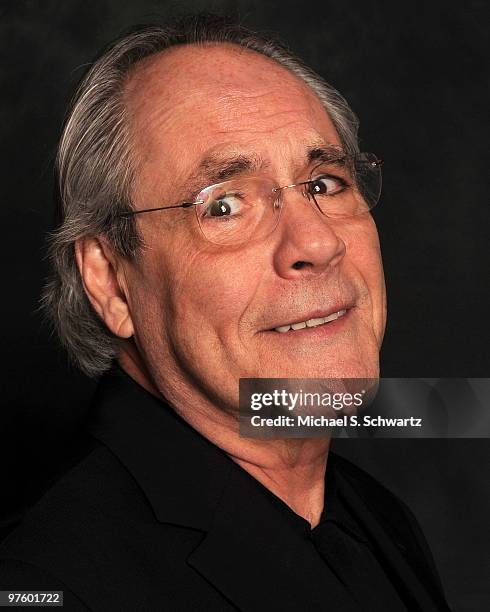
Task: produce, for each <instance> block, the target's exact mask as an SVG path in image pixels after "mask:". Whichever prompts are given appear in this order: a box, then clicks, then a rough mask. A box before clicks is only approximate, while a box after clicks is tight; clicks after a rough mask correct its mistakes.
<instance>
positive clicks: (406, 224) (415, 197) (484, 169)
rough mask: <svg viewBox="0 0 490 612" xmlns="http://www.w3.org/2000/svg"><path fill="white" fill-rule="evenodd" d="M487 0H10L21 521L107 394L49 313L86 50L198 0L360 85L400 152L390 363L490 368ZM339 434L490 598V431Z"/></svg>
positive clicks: (392, 165) (15, 449) (361, 108)
mask: <svg viewBox="0 0 490 612" xmlns="http://www.w3.org/2000/svg"><path fill="white" fill-rule="evenodd" d="M485 4H486V3H485V2H483V0H473V1H469V2H462V3H458V4H457V5H452V4H450V3H449V2H447V3H434V2H432V3H431V2H429V3H422V2H410V3H397V2H370V1H363V2H353V1H339V0H336V1H331V0H325V1H323V2H318V3H312V2H290V1H287V2H281V3H275V2H274V3H265V2H260V1H253V2H231V1H230V2H225V1H223V2H204V1H194V2H179V3H178V4H176V3H168V2H163V1H161V2H156V1H155V2H150V1H140V2H130V1H126V2H116V1H113V0H105V1H98V2H95V1H92V0H84V1H76V0H71V1H65V2H62V1H54V0H45V1H43V2H27V1H21V2H0V45H1V49H2V60H1V62H2V70H1V89H0V91H1V108H0V133H1V141H0V142H1V146H2V164H1V171H2V176H1V190H0V198H1V203H2V206H1V211H2V225H1V229H2V239H1V244H2V248H3V253H2V281H3V282H2V307H3V309H4V310H3V316H2V321H3V330H2V332H3V341H2V348H3V359H2V370H3V374H4V381H3V383H2V401H3V402H4V403H5V405H4V407H3V408H2V414H1V422H0V425H1V436H2V438H1V442H2V466H3V470H2V471H3V474H2V475H3V481H4V483H5V484H4V486H2V488H3V489H4V492H6V493H7V496H6V500H5V503H4V504H3V505H2V514H3V516H4V517H5V521H4V525H6V524H7V523H8V521H9V520H10V516H11V515H13V513H14V512H15V510H17V509H18V508H20V507H22V505H24V504H26V503H28V502H29V501H30V500H32V499H34V498H35V497H36V495H38V494H39V491H41V490H42V487H43V486H44V483H45V482H46V479H47V478H48V476H49V475H50V474H52V471H53V469H54V467H55V466H56V465H58V464H59V457H60V456H61V455H62V454H63V453H65V452H66V451H67V446H69V439H70V434H71V432H73V431H74V430H75V429H76V427H77V425H78V424H79V423H80V421H81V420H82V419H83V415H84V411H85V406H86V403H87V400H88V399H89V398H90V395H91V393H92V392H93V388H94V382H93V381H88V380H87V379H85V378H84V377H83V376H82V375H80V374H78V373H76V372H75V371H74V370H73V369H71V368H70V367H69V365H68V363H67V359H66V357H65V356H64V355H63V353H62V352H61V351H60V350H59V349H58V347H57V345H56V342H55V340H54V339H52V338H50V334H49V330H48V329H47V328H46V327H45V326H43V325H42V321H41V317H40V315H39V313H37V312H36V308H37V300H38V296H39V293H40V290H41V286H42V283H43V277H44V276H45V274H46V272H47V262H46V261H45V259H44V257H45V247H44V236H45V234H46V232H48V231H49V230H50V229H51V228H52V227H53V225H52V224H53V205H52V192H53V158H54V155H55V150H56V143H57V139H58V137H59V134H60V130H61V125H62V121H63V117H64V113H65V109H66V107H67V104H68V101H69V99H70V97H71V95H72V94H73V91H74V88H75V85H76V83H77V81H78V80H79V78H80V76H81V75H82V74H83V72H84V70H85V68H86V65H87V63H88V62H90V61H91V59H92V58H93V57H94V55H95V54H96V53H97V51H98V50H99V49H100V48H101V47H102V46H103V45H105V44H106V43H107V42H108V41H109V40H110V39H112V38H113V37H115V36H117V35H118V34H119V33H120V32H121V31H122V30H125V29H126V28H128V27H129V26H131V25H134V24H137V23H149V22H157V21H162V20H164V19H165V17H166V16H167V15H168V14H170V13H172V14H175V13H179V12H185V11H189V10H191V11H192V10H214V11H215V12H218V13H226V14H228V15H231V16H238V17H239V18H240V20H241V21H242V22H243V23H244V24H245V25H247V26H249V27H252V28H256V29H258V30H260V31H264V30H265V31H268V32H272V33H274V34H276V35H278V36H279V37H280V38H281V39H283V40H284V41H286V42H287V43H288V45H289V46H290V47H291V48H292V50H293V51H295V52H297V53H298V54H299V55H300V56H302V57H303V58H304V59H305V60H306V62H307V63H308V64H310V65H311V66H312V67H313V68H314V69H316V70H317V72H319V73H320V74H321V75H322V76H324V77H325V78H326V79H327V80H328V81H329V82H331V83H332V84H333V85H334V86H335V87H337V88H338V89H339V90H340V91H341V92H342V93H343V94H344V95H345V96H346V98H347V99H348V100H349V102H350V104H351V106H352V107H353V108H354V110H355V111H356V113H357V114H358V115H359V117H360V119H361V131H360V134H361V141H362V148H363V149H364V150H371V151H374V152H375V153H377V154H378V155H379V156H381V157H382V158H383V159H384V160H385V166H384V191H383V196H382V200H381V204H380V205H379V208H378V209H377V210H376V211H375V212H376V214H375V217H376V221H377V223H378V227H379V231H380V236H381V243H382V249H383V255H384V264H385V273H386V282H387V287H388V298H389V324H388V329H387V334H386V339H385V343H384V348H383V351H382V373H383V375H384V376H420V377H486V376H489V371H490V368H489V365H490V364H489V361H490V358H489V351H488V341H489V336H490V334H489V324H488V319H489V315H488V306H489V303H490V300H489V296H490V289H489V276H490V275H489V255H488V250H489V248H488V236H489V229H490V223H489V221H490V207H489V203H488V196H487V185H486V176H487V174H488V161H487V159H486V157H487V155H486V154H487V150H488V138H487V137H486V135H485V123H486V115H487V112H485V111H487V109H488V101H487V100H486V99H485V96H484V94H485V93H486V88H485V84H486V75H487V73H488V68H487V65H486V63H485V54H486V47H485V42H486V38H487V23H488V15H487V14H486V13H485V11H484V6H485ZM462 408H464V407H462ZM338 448H339V449H340V450H341V451H342V452H343V453H344V454H345V455H347V456H349V457H352V458H354V459H356V460H357V462H358V463H359V464H360V465H362V466H364V467H366V469H368V470H369V471H370V472H371V473H373V474H374V475H376V476H377V477H378V478H379V479H380V480H381V481H383V482H384V483H386V484H387V485H388V486H389V487H390V488H391V489H392V490H394V491H395V492H396V493H398V495H400V497H402V498H403V499H404V500H406V501H407V502H408V503H409V505H410V506H411V508H412V509H413V510H414V512H415V514H416V515H417V517H418V518H419V520H420V522H421V523H422V525H423V528H424V530H425V532H426V535H427V538H428V540H429V542H430V545H431V547H432V549H433V552H434V556H435V558H436V561H437V564H438V566H439V569H440V572H441V574H442V578H443V582H444V585H445V588H446V591H447V593H448V596H449V599H450V601H451V603H452V604H453V606H454V609H455V610H457V611H462V612H466V611H475V612H476V611H480V610H483V609H490V607H489V606H490V586H489V584H488V576H489V575H490V563H489V555H488V546H489V544H490V538H489V533H488V527H487V524H488V518H487V517H488V513H489V510H490V508H489V505H490V504H489V497H490V494H489V488H488V485H487V481H488V468H489V464H490V461H489V459H490V452H489V448H490V443H489V442H488V441H487V440H464V441H461V440H459V441H457V440H434V441H407V440H404V441H384V442H381V441H377V442H371V443H368V442H366V441H362V442H361V441H344V442H342V443H340V442H339V443H338Z"/></svg>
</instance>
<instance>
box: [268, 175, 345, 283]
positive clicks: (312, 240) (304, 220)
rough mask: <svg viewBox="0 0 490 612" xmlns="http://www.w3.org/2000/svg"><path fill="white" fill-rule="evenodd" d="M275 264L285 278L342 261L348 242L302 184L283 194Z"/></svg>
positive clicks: (325, 269)
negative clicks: (304, 190) (345, 241)
mask: <svg viewBox="0 0 490 612" xmlns="http://www.w3.org/2000/svg"><path fill="white" fill-rule="evenodd" d="M281 195H282V208H283V210H282V211H281V217H280V220H279V225H278V227H277V228H276V232H277V234H278V243H277V246H276V249H275V252H274V267H275V269H276V272H277V273H278V275H279V276H281V277H282V278H285V279H291V280H294V279H299V278H302V277H307V276H314V275H317V274H321V273H324V272H325V271H327V270H328V269H333V268H335V267H336V266H338V265H339V263H340V262H341V261H342V259H343V257H344V255H345V252H346V245H345V243H344V242H343V240H342V239H341V237H340V236H339V235H338V233H337V232H336V231H335V228H334V226H333V225H332V223H331V221H330V220H329V219H328V217H326V216H325V215H324V214H322V213H321V212H320V211H319V209H318V208H317V206H316V204H315V202H314V200H313V199H312V198H311V197H310V199H307V197H306V196H305V195H304V193H302V189H301V188H300V187H299V186H298V187H295V188H294V189H287V190H285V191H284V192H283V193H282V194H281Z"/></svg>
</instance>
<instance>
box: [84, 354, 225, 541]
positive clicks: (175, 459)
mask: <svg viewBox="0 0 490 612" xmlns="http://www.w3.org/2000/svg"><path fill="white" fill-rule="evenodd" d="M88 430H89V432H90V433H91V434H92V435H93V436H94V437H95V438H97V439H98V440H99V441H100V442H102V443H103V444H105V445H106V446H107V447H109V449H110V450H111V451H112V452H113V453H114V454H115V455H116V456H117V457H118V459H119V460H120V461H121V463H122V464H123V465H124V466H125V467H126V469H127V470H129V472H130V473H131V475H132V476H133V478H134V479H135V480H136V482H137V483H138V484H139V486H140V487H141V488H142V490H143V492H144V493H145V495H146V497H147V499H148V501H149V503H150V505H151V506H152V508H153V511H154V513H155V517H156V518H157V520H158V521H160V522H168V523H174V524H177V525H187V526H189V527H192V528H196V529H202V530H207V529H208V528H209V525H210V524H211V521H212V517H213V514H214V509H215V507H216V504H217V501H218V499H219V497H220V495H221V492H222V490H223V487H224V486H225V483H226V481H227V479H228V476H229V472H230V469H231V468H232V465H231V459H229V457H228V456H227V455H226V454H225V453H224V452H223V451H221V450H220V449H219V448H217V447H216V446H215V445H213V444H211V442H209V441H208V440H207V439H206V438H204V437H203V436H201V435H200V434H199V433H198V432H197V431H196V430H194V429H193V428H191V427H190V426H189V425H188V424H187V423H186V422H185V421H184V420H183V419H181V418H180V417H179V416H178V415H177V414H176V413H175V412H174V411H173V409H172V408H171V407H170V406H169V405H168V404H167V403H166V402H165V401H163V400H160V399H158V398H156V397H155V396H153V395H152V394H151V393H149V392H148V391H146V390H145V389H144V388H143V387H141V386H140V385H139V384H138V383H136V382H135V381H134V380H133V379H132V378H130V377H129V376H128V375H127V374H126V373H125V372H124V371H123V370H122V369H121V368H120V367H119V366H114V367H113V368H112V369H111V370H110V371H109V372H108V373H107V374H105V375H104V376H103V377H102V379H101V381H100V383H99V386H98V388H97V392H96V395H95V397H94V402H93V405H92V409H91V413H90V416H89V421H88Z"/></svg>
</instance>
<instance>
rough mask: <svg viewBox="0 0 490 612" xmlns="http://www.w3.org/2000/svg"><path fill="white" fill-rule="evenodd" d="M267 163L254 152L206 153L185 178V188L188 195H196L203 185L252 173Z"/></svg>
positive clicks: (264, 166)
mask: <svg viewBox="0 0 490 612" xmlns="http://www.w3.org/2000/svg"><path fill="white" fill-rule="evenodd" d="M269 165H270V164H269V163H268V162H267V161H265V160H264V159H263V158H261V157H260V156H259V155H255V154H251V155H245V154H242V153H237V154H230V155H225V156H223V155H215V154H211V155H207V156H206V157H204V158H203V159H202V160H201V162H200V164H199V166H198V167H197V169H196V170H195V172H193V173H192V174H191V176H190V177H189V178H188V180H187V189H188V191H189V192H191V193H189V194H188V195H192V196H194V195H197V194H196V193H195V192H196V191H197V190H199V189H202V187H203V186H206V185H214V184H215V183H221V182H223V181H227V180H229V179H232V178H234V177H236V176H240V175H242V174H248V173H250V174H253V173H254V172H258V171H259V170H263V169H264V168H268V167H269Z"/></svg>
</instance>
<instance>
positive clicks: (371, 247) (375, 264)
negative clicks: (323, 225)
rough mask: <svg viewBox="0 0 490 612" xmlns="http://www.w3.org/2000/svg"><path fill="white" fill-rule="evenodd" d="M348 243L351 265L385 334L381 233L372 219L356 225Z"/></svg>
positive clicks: (379, 327)
mask: <svg viewBox="0 0 490 612" xmlns="http://www.w3.org/2000/svg"><path fill="white" fill-rule="evenodd" d="M344 241H345V243H346V248H347V252H348V253H349V262H350V264H351V265H352V266H353V267H354V268H355V270H356V273H357V275H358V277H359V278H360V282H361V283H362V285H363V290H364V293H365V294H366V297H367V298H368V299H367V302H368V303H369V304H370V308H371V310H372V316H373V323H374V325H375V327H376V332H377V334H379V335H382V333H383V331H384V325H385V319H386V290H385V281H384V273H383V263H382V259H381V251H380V245H379V239H378V233H377V230H376V226H375V224H374V221H373V220H372V218H370V219H369V220H367V221H366V222H361V223H356V224H355V226H352V232H350V233H349V235H348V236H347V237H346V238H345V239H344Z"/></svg>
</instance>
